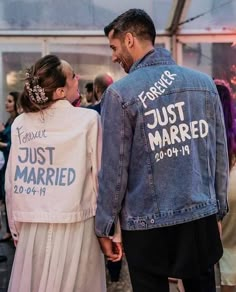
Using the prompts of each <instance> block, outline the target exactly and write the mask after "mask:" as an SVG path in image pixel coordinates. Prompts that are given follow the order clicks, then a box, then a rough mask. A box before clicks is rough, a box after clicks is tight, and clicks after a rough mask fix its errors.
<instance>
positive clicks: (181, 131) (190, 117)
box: [96, 48, 228, 236]
mask: <svg viewBox="0 0 236 292" xmlns="http://www.w3.org/2000/svg"><path fill="white" fill-rule="evenodd" d="M102 127H103V135H104V136H103V150H102V167H101V171H100V173H99V195H98V207H97V212H96V233H97V235H99V236H108V235H109V234H111V233H112V226H113V224H114V223H116V221H117V218H118V216H119V215H120V220H121V228H122V229H124V230H144V229H150V228H156V227H162V226H170V225H175V224H180V223H184V222H188V221H192V220H196V219H199V218H202V217H206V216H209V215H211V214H215V213H217V214H218V216H220V217H223V216H224V215H225V214H226V212H227V210H228V206H227V184H228V157H227V146H226V137H225V129H224V122H223V114H222V109H221V104H220V100H219V96H218V94H217V90H216V88H215V85H214V83H213V81H212V79H211V78H210V77H209V76H207V75H205V74H203V73H200V72H197V71H194V70H191V69H187V68H184V67H180V66H178V65H177V64H176V63H175V62H174V61H173V60H172V59H171V56H170V54H169V52H168V51H166V50H165V49H162V48H159V49H156V50H152V51H150V52H149V53H148V54H147V55H146V56H144V57H143V58H142V59H141V60H138V61H137V62H136V63H134V64H133V66H132V67H131V69H130V72H129V74H128V75H127V76H125V77H124V78H122V79H121V80H119V81H118V82H115V83H114V84H112V85H111V86H110V87H109V88H108V90H107V91H106V92H105V94H104V96H103V99H102Z"/></svg>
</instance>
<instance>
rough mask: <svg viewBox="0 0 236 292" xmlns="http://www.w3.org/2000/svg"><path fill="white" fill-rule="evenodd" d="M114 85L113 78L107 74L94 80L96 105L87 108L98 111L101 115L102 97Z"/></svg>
mask: <svg viewBox="0 0 236 292" xmlns="http://www.w3.org/2000/svg"><path fill="white" fill-rule="evenodd" d="M112 83H113V79H112V77H111V76H110V75H109V74H107V73H104V74H100V75H98V76H97V77H95V79H94V83H93V84H94V85H93V88H94V97H95V99H96V100H97V102H96V103H94V104H92V105H89V106H88V107H87V108H90V109H94V110H96V111H97V112H98V113H99V114H100V113H101V100H102V95H103V93H104V92H105V90H106V89H107V87H108V86H109V85H111V84H112Z"/></svg>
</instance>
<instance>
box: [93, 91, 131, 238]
mask: <svg viewBox="0 0 236 292" xmlns="http://www.w3.org/2000/svg"><path fill="white" fill-rule="evenodd" d="M101 117H102V129H103V143H102V144H103V147H102V163H101V170H100V173H99V194H98V202H97V212H96V220H95V227H96V234H97V235H98V236H99V237H108V236H112V235H113V232H112V230H113V229H114V225H116V224H117V221H118V216H119V213H120V210H121V204H122V201H123V199H124V196H125V193H126V188H127V180H128V166H129V155H130V149H131V144H132V135H133V134H132V130H131V125H130V122H129V117H128V114H127V111H126V109H125V108H124V107H123V105H122V101H121V98H120V97H119V95H118V94H117V93H116V92H115V91H114V90H112V89H111V88H109V89H108V90H107V91H106V93H105V94H104V96H103V99H102V113H101Z"/></svg>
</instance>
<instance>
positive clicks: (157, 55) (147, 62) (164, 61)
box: [129, 48, 176, 73]
mask: <svg viewBox="0 0 236 292" xmlns="http://www.w3.org/2000/svg"><path fill="white" fill-rule="evenodd" d="M175 64H176V63H175V61H174V60H173V59H172V57H171V54H170V52H169V51H167V50H166V49H164V48H156V49H152V50H151V51H149V52H148V53H147V54H146V55H145V56H144V57H142V58H141V59H139V60H138V61H136V62H135V63H134V64H133V65H132V67H131V68H130V70H129V73H131V72H133V71H135V70H137V69H139V68H142V67H147V66H152V65H175Z"/></svg>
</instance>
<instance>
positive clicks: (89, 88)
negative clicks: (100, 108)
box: [85, 82, 97, 106]
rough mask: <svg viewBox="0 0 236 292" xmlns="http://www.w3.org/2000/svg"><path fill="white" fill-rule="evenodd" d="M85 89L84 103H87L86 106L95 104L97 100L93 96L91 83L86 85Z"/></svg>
mask: <svg viewBox="0 0 236 292" xmlns="http://www.w3.org/2000/svg"><path fill="white" fill-rule="evenodd" d="M85 88H86V93H85V96H86V102H87V104H86V106H88V105H92V104H95V103H96V101H97V100H96V98H95V96H94V91H93V82H88V83H86V85H85Z"/></svg>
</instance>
